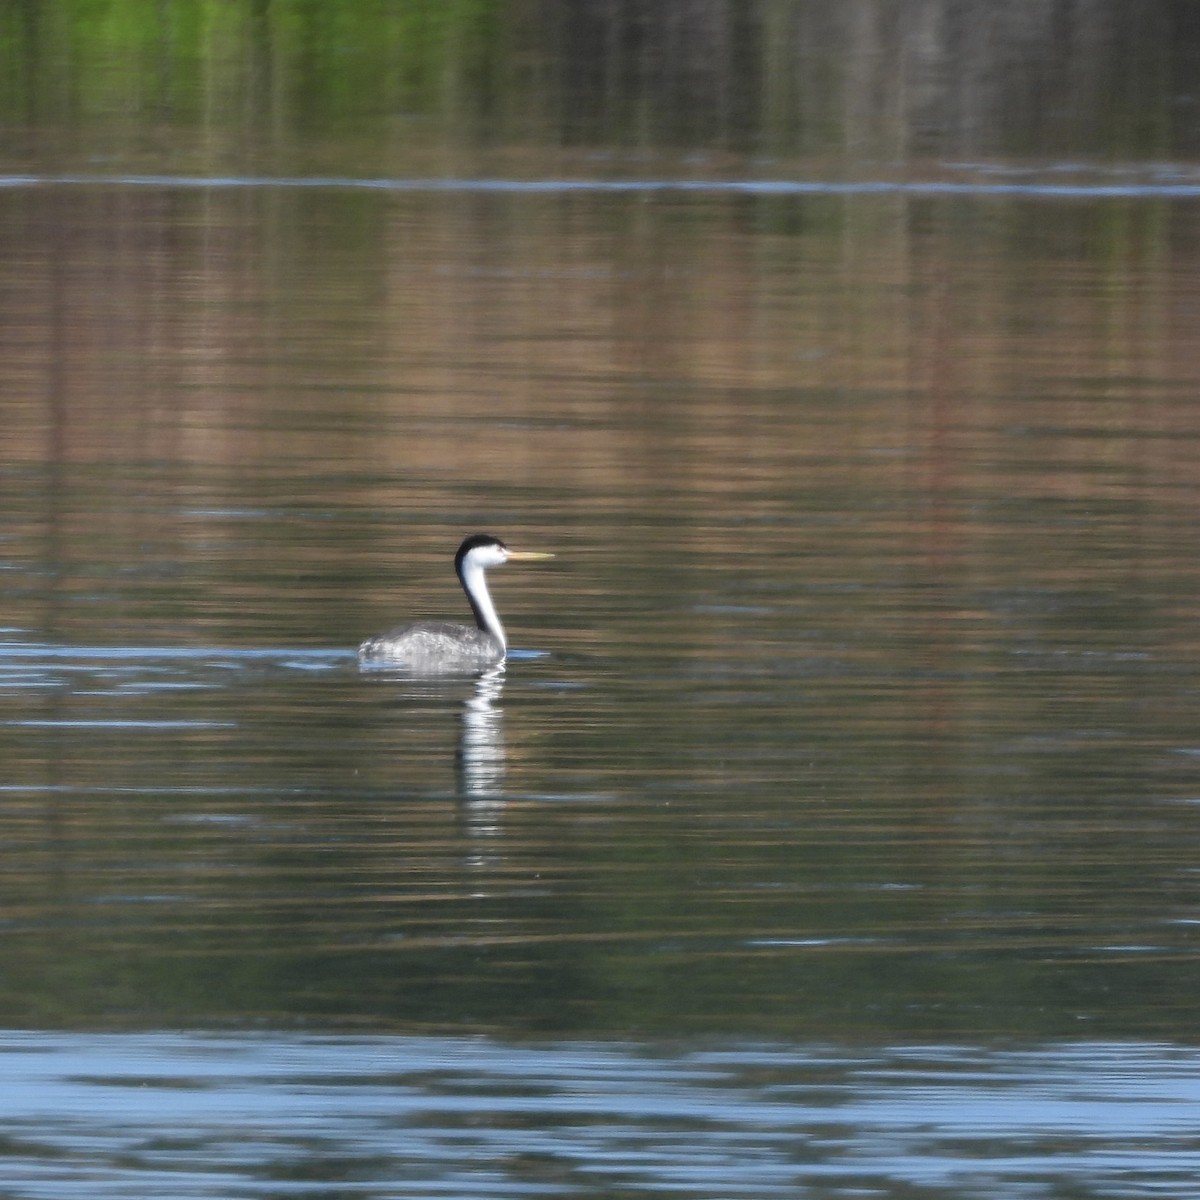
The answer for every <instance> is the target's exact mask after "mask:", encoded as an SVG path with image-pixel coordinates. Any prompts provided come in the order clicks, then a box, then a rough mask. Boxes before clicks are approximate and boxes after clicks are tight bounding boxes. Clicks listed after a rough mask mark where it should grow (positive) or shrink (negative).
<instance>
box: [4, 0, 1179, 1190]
mask: <svg viewBox="0 0 1200 1200" xmlns="http://www.w3.org/2000/svg"><path fill="white" fill-rule="evenodd" d="M1077 7H1078V8H1079V9H1080V11H1081V12H1082V11H1083V9H1084V8H1086V7H1087V6H1077ZM87 44H88V45H89V46H90V45H91V43H87ZM80 86H81V87H82V88H84V92H85V93H86V90H87V89H86V84H83V83H81V85H80ZM281 87H283V85H282V84H281ZM283 90H285V91H286V90H287V89H286V87H284V88H283ZM87 94H90V93H87ZM880 94H881V95H882V94H883V93H880ZM215 119H216V118H214V120H215ZM87 127H88V121H81V124H80V126H79V127H78V128H75V129H74V132H73V135H72V136H78V137H81V138H83V139H84V141H86V138H85V137H84V134H85V133H86V130H87ZM372 128H373V130H374V132H375V133H378V129H377V128H375V127H372ZM405 128H406V129H408V126H407V125H406V126H405ZM193 132H195V131H193ZM241 132H242V134H244V131H241ZM142 133H143V134H144V133H145V130H144V129H143V130H142ZM115 136H116V134H114V137H115ZM201 140H202V141H203V139H201ZM218 140H219V139H215V138H214V140H213V142H212V144H211V145H209V147H208V149H209V150H211V151H212V153H211V154H208V153H207V152H206V153H200V152H199V151H198V150H197V146H196V143H194V142H191V141H187V140H186V139H185V140H184V141H183V142H181V143H180V145H179V146H178V147H176V148H175V149H173V150H164V149H162V148H161V147H159V148H157V149H156V148H155V147H156V146H157V143H156V142H154V140H153V139H150V140H149V141H147V142H145V143H138V147H139V148H138V150H137V152H136V153H134V152H133V151H131V150H129V148H128V147H126V152H122V153H118V154H114V155H113V156H112V157H108V158H106V157H105V156H103V155H100V154H98V153H90V152H89V154H87V155H83V154H76V153H68V152H65V151H64V150H63V148H64V146H66V145H68V143H69V142H70V139H69V138H68V139H67V140H66V141H64V142H63V143H62V144H56V147H52V148H56V151H63V152H62V153H58V152H56V153H50V152H49V150H46V151H45V152H39V153H30V154H28V155H19V154H14V155H13V157H12V162H11V167H10V168H9V169H7V170H6V171H5V172H4V174H5V175H6V177H7V178H6V180H5V183H6V186H5V187H4V188H3V189H0V259H2V266H3V270H2V271H0V278H2V279H3V280H4V281H5V282H4V284H3V285H2V287H0V315H2V316H3V321H2V322H0V397H2V398H3V413H4V420H5V424H4V448H5V454H4V458H3V462H2V463H0V514H2V519H0V583H2V584H3V588H4V596H5V616H4V628H3V630H0V752H2V761H3V763H4V772H3V778H2V779H0V823H2V825H3V840H2V845H3V851H2V854H3V867H4V869H3V871H2V872H0V939H2V946H3V955H2V960H3V964H4V968H3V971H2V972H0V1027H2V1028H3V1029H4V1030H6V1031H7V1032H5V1033H4V1034H3V1035H0V1046H2V1047H3V1050H4V1054H3V1055H2V1056H0V1069H2V1070H5V1072H6V1086H5V1087H4V1088H3V1089H0V1095H2V1096H3V1100H0V1104H2V1105H3V1106H6V1107H5V1113H6V1129H7V1130H8V1137H9V1141H8V1143H7V1144H6V1145H5V1146H4V1147H3V1148H2V1149H3V1152H4V1154H5V1156H6V1161H7V1163H8V1166H9V1167H10V1168H11V1169H10V1170H6V1171H5V1172H4V1177H5V1185H4V1186H5V1187H6V1188H7V1192H6V1194H11V1195H12V1196H14V1197H21V1198H25V1197H37V1198H39V1200H40V1198H45V1197H53V1198H54V1200H59V1198H60V1197H61V1198H63V1200H68V1198H72V1200H73V1198H74V1197H79V1196H88V1197H91V1196H95V1195H103V1194H111V1195H114V1196H115V1195H120V1196H136V1195H163V1194H170V1195H196V1196H205V1195H213V1196H216V1195H222V1196H225V1195H246V1196H258V1195H262V1196H278V1195H284V1194H289V1195H290V1194H301V1193H303V1194H306V1195H328V1196H333V1195H339V1196H341V1195H349V1194H354V1195H364V1196H392V1195H401V1194H403V1195H406V1196H409V1195H435V1194H436V1195H471V1196H491V1195H496V1196H499V1195H506V1196H512V1195H519V1196H523V1195H531V1196H532V1195H547V1194H549V1195H563V1194H570V1195H584V1196H586V1195H597V1196H598V1195H612V1194H617V1193H620V1194H630V1195H640V1194H642V1193H649V1192H651V1191H653V1192H655V1193H659V1194H661V1193H664V1192H665V1193H669V1194H674V1195H681V1196H697V1197H706V1196H714V1197H715V1196H729V1195H747V1196H750V1195H753V1196H764V1195H774V1194H778V1195H797V1194H799V1195H806V1196H813V1197H825V1196H842V1195H850V1194H854V1195H864V1194H865V1195H874V1196H890V1197H896V1198H897V1200H899V1198H900V1197H912V1196H929V1197H934V1196H946V1197H951V1196H953V1197H962V1196H979V1197H984V1196H987V1197H993V1196H1005V1197H1007V1196H1013V1197H1017V1196H1021V1197H1026V1196H1044V1197H1047V1198H1048V1197H1058V1196H1064V1195H1072V1196H1075V1195H1078V1196H1089V1197H1091V1196H1095V1197H1127V1196H1145V1195H1151V1194H1180V1193H1181V1192H1182V1191H1183V1190H1186V1188H1187V1187H1188V1186H1189V1183H1188V1182H1185V1181H1190V1180H1191V1179H1192V1178H1194V1177H1195V1174H1196V1167H1197V1162H1196V1144H1195V1138H1194V1136H1193V1135H1192V1133H1191V1131H1190V1128H1189V1127H1188V1126H1187V1125H1186V1124H1185V1122H1186V1121H1187V1119H1188V1116H1189V1114H1190V1113H1191V1112H1192V1110H1193V1109H1194V1107H1195V1099H1196V1097H1195V1094H1194V1093H1195V1089H1194V1085H1193V1080H1194V1078H1195V1075H1196V1064H1195V1061H1194V1059H1195V1043H1196V1036H1195V1029H1196V1000H1195V997H1196V995H1197V993H1198V989H1200V977H1198V970H1197V957H1196V930H1197V928H1198V922H1200V872H1198V867H1197V861H1196V854H1195V846H1196V841H1197V834H1198V832H1200V831H1198V829H1197V822H1198V821H1200V787H1198V784H1197V780H1198V776H1197V766H1198V761H1200V741H1198V739H1197V735H1196V730H1197V721H1196V707H1197V700H1198V698H1200V674H1198V671H1197V657H1196V652H1197V639H1196V637H1195V634H1194V629H1195V628H1196V624H1197V616H1198V613H1197V605H1196V601H1195V597H1196V596H1197V594H1200V578H1198V574H1200V572H1198V565H1200V564H1198V561H1197V559H1198V555H1197V550H1196V544H1197V543H1196V539H1195V537H1194V536H1193V530H1194V523H1195V522H1194V515H1195V511H1196V503H1197V488H1198V485H1200V479H1198V477H1197V472H1196V469H1195V465H1194V461H1195V458H1196V456H1195V453H1194V450H1195V447H1196V444H1197V434H1198V432H1200V424H1198V422H1197V420H1196V416H1195V413H1196V406H1195V403H1194V395H1195V393H1196V388H1197V382H1198V381H1197V378H1196V376H1197V371H1196V364H1195V354H1194V345H1193V343H1194V337H1193V329H1194V320H1193V316H1194V308H1195V296H1196V292H1197V288H1196V280H1197V278H1198V273H1197V269H1196V253H1197V244H1198V240H1200V239H1198V237H1197V218H1196V207H1195V195H1194V193H1195V187H1196V177H1195V173H1194V171H1193V170H1192V168H1190V167H1189V166H1188V165H1187V164H1186V162H1182V163H1181V162H1175V161H1171V160H1165V161H1162V160H1157V159H1154V158H1153V157H1152V156H1142V157H1138V158H1133V157H1131V158H1130V159H1128V160H1124V159H1118V160H1113V161H1108V162H1098V161H1096V160H1095V159H1089V160H1086V164H1085V165H1084V166H1083V167H1080V165H1079V164H1080V162H1082V161H1083V160H1082V159H1077V158H1075V157H1073V156H1071V155H1066V156H1064V157H1063V158H1061V159H1060V160H1058V161H1057V162H1055V163H1052V164H1049V165H1047V163H1045V162H1032V161H1030V162H1024V163H1020V162H1014V161H1012V160H1009V159H1006V158H1004V157H1003V156H1000V155H989V154H987V153H986V152H980V153H978V154H976V153H967V150H969V149H970V148H969V147H968V148H966V149H965V150H964V152H963V153H961V154H956V155H955V156H949V155H948V154H946V155H943V156H942V157H941V158H937V159H930V160H928V161H927V162H926V161H925V160H914V159H906V160H904V161H902V162H901V161H893V160H887V161H886V162H885V163H884V164H883V165H879V163H874V165H873V164H872V162H871V161H869V160H866V159H859V160H856V162H855V164H854V166H853V169H849V168H847V169H844V170H838V169H834V164H831V163H829V162H827V161H825V162H819V161H817V160H815V159H811V158H810V159H807V160H804V159H802V158H799V157H796V155H797V154H798V153H799V151H798V149H797V147H792V151H793V153H790V154H788V155H786V156H781V157H775V158H771V157H768V158H767V159H762V160H760V159H751V158H746V157H738V156H731V157H729V158H721V157H720V156H718V155H715V153H714V154H713V155H711V156H709V157H702V158H700V159H695V160H690V161H687V162H686V163H685V160H684V159H682V158H681V157H680V156H679V154H677V153H675V152H671V153H668V152H666V151H665V150H663V149H662V148H661V147H656V146H654V145H652V144H647V145H645V146H643V148H642V150H641V151H640V152H639V155H637V156H632V157H631V155H630V153H629V151H628V147H626V149H625V150H622V152H621V154H619V155H616V156H615V157H608V158H598V157H594V156H589V155H588V154H586V153H578V152H573V151H572V152H568V151H567V150H566V149H565V148H564V147H563V146H556V147H552V148H551V147H547V146H542V147H540V149H539V148H538V147H536V146H531V145H524V146H508V147H506V148H504V149H503V150H501V149H499V148H498V147H497V146H496V145H495V144H490V145H489V146H487V147H480V148H479V153H478V155H477V156H475V157H471V152H470V147H469V145H467V144H466V143H463V142H459V143H455V145H454V146H453V147H452V149H453V150H454V154H453V155H450V156H449V157H446V156H442V157H440V158H439V155H438V154H437V153H436V147H435V148H434V149H435V152H432V153H429V154H424V155H422V154H411V155H408V157H406V154H407V153H408V151H410V150H411V149H412V147H411V145H410V144H409V143H408V142H407V141H405V138H403V137H398V142H397V146H396V147H394V150H395V154H394V155H391V156H385V157H379V156H372V155H370V154H366V153H363V152H362V147H361V146H358V147H357V151H358V156H357V157H355V149H356V148H355V146H354V145H351V144H350V143H347V144H345V145H341V144H340V143H339V145H338V152H337V154H330V153H329V145H328V144H324V143H321V142H319V141H317V140H312V141H307V140H303V139H299V140H297V142H296V143H295V144H294V145H291V146H290V148H288V147H283V146H282V144H281V143H279V142H276V141H271V140H270V139H267V138H266V137H265V135H264V138H263V140H262V141H261V142H255V143H254V154H253V155H251V156H250V157H251V158H252V160H253V162H254V163H257V164H261V163H263V162H264V161H265V160H270V162H269V163H268V164H267V165H268V166H269V168H270V169H264V170H257V169H245V167H244V165H242V166H239V165H238V163H236V162H235V163H233V164H232V165H230V163H229V162H228V161H226V159H227V158H230V157H232V158H233V159H237V157H238V156H237V155H236V154H234V155H229V153H228V150H229V147H228V145H227V144H224V143H222V144H220V145H218ZM434 140H435V141H436V139H434ZM405 147H407V150H406V149H405ZM426 149H427V150H428V147H427V148H426ZM984 149H985V151H986V148H984ZM323 155H324V156H326V157H323ZM462 156H466V157H462ZM635 158H636V165H634V161H635ZM27 159H28V160H29V161H26V160H27ZM349 159H354V162H353V169H352V170H346V169H344V168H345V165H346V161H347V160H349ZM400 159H403V160H404V163H405V166H406V169H404V170H398V169H388V168H394V167H395V164H396V162H397V161H398V160H400ZM318 160H320V161H318ZM518 160H519V166H520V169H515V170H511V171H508V172H505V171H498V170H495V169H494V168H495V167H496V166H497V164H500V165H504V164H507V165H509V166H511V165H512V164H513V163H514V162H517V161H518ZM464 162H467V163H469V166H470V169H465V170H464V169H462V167H463V163H464ZM614 163H615V164H616V165H614ZM564 165H567V166H569V167H570V169H569V170H564ZM843 165H845V164H843ZM218 166H219V168H220V169H217V168H218ZM476 530H486V531H488V532H491V533H494V534H497V535H499V536H501V537H503V538H504V539H505V540H506V541H507V542H509V543H510V544H511V545H513V546H515V547H522V548H529V549H538V550H545V551H551V552H553V553H555V554H556V556H557V557H556V558H555V559H554V561H553V562H552V563H545V564H540V565H539V566H537V567H536V568H534V567H525V568H522V567H519V566H517V565H515V564H514V565H512V566H510V567H508V568H506V569H505V570H504V571H502V572H497V574H496V577H495V581H494V589H495V594H496V596H497V600H498V603H499V607H500V610H501V612H502V614H503V616H504V618H505V622H506V625H507V627H508V630H509V634H510V639H511V641H512V643H513V646H514V652H513V654H512V655H511V657H510V660H509V662H508V663H507V665H506V667H505V669H504V670H503V671H500V672H493V673H490V674H489V675H487V676H485V677H482V678H479V679H471V678H466V679H436V680H421V679H410V678H403V677H396V676H390V675H387V674H386V673H385V674H369V675H363V674H360V672H359V671H358V669H357V666H356V662H355V658H354V647H355V646H356V644H357V643H358V641H359V640H360V639H362V638H363V637H365V636H367V635H369V634H371V633H374V632H377V631H378V630H381V629H384V628H387V627H389V626H391V625H394V624H395V623H397V622H399V621H401V620H405V619H409V618H414V617H417V618H419V617H438V618H452V619H462V618H464V617H465V616H466V612H467V610H466V606H465V603H464V601H463V599H462V597H461V595H460V594H459V593H458V591H457V587H456V584H455V581H454V579H453V575H452V570H451V557H452V555H453V551H454V548H455V547H456V546H457V544H458V542H459V541H460V540H461V538H462V537H463V535H464V534H466V533H470V532H474V531H476ZM5 1063H7V1066H5V1065H4V1064H5Z"/></svg>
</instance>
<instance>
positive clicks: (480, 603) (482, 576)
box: [462, 554, 508, 650]
mask: <svg viewBox="0 0 1200 1200" xmlns="http://www.w3.org/2000/svg"><path fill="white" fill-rule="evenodd" d="M462 585H463V588H464V589H465V590H466V593H467V598H468V599H469V600H470V601H471V607H472V608H474V610H475V615H476V617H477V618H478V619H479V623H480V625H482V626H483V628H484V629H486V630H487V632H488V633H490V634H491V635H492V637H494V638H495V639H496V641H498V642H499V643H500V649H501V650H507V649H508V639H507V638H506V637H505V636H504V626H503V625H501V624H500V615H499V614H498V613H497V612H496V606H495V605H494V604H493V603H492V594H491V592H489V591H488V585H487V573H486V572H485V570H484V568H483V567H481V566H480V565H479V563H478V562H476V561H475V560H474V558H473V557H472V556H471V555H469V554H468V555H467V557H466V558H465V559H464V560H463V564H462Z"/></svg>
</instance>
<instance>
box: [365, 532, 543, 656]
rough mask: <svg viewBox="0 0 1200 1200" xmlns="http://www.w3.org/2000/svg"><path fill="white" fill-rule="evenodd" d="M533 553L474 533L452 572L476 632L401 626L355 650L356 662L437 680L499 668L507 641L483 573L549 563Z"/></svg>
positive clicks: (442, 624)
mask: <svg viewBox="0 0 1200 1200" xmlns="http://www.w3.org/2000/svg"><path fill="white" fill-rule="evenodd" d="M553 557H554V555H553V554H540V553H537V552H535V551H532V550H526V551H520V550H510V549H509V548H508V547H507V546H506V545H505V544H504V543H503V542H502V541H501V540H500V539H499V538H495V537H492V536H491V535H490V534H487V533H474V534H472V535H471V536H470V537H469V538H467V539H466V540H465V541H464V542H463V544H462V545H461V546H459V548H458V553H457V554H456V555H455V556H454V570H455V573H456V574H457V575H458V581H459V583H461V584H462V587H463V591H464V592H466V593H467V600H468V601H469V602H470V605H471V611H472V612H473V613H474V614H475V626H476V627H475V628H474V629H472V628H471V627H470V626H469V625H458V624H455V623H453V622H450V621H419V622H417V623H416V624H413V625H401V626H399V627H398V628H396V629H392V630H389V631H388V632H387V633H381V634H378V635H377V636H376V637H373V638H368V639H367V640H366V641H365V642H363V644H362V645H361V646H359V648H358V661H359V662H360V663H361V664H362V665H363V666H366V667H391V668H393V669H395V670H402V671H413V672H419V673H421V674H436V673H440V672H451V671H476V670H481V669H483V668H485V667H490V666H492V665H494V664H495V663H498V662H501V661H503V659H504V656H505V655H506V654H507V653H508V640H507V639H506V638H505V636H504V626H503V625H501V624H500V617H499V615H498V614H497V612H496V606H495V604H493V603H492V597H491V593H490V592H489V591H488V586H487V577H486V575H485V572H486V571H487V569H488V568H489V567H499V566H502V565H503V564H504V563H506V562H533V561H535V560H538V559H544V558H553Z"/></svg>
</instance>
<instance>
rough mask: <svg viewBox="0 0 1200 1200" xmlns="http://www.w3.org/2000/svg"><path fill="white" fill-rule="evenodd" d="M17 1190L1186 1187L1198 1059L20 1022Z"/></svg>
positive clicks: (10, 1059) (917, 1192)
mask: <svg viewBox="0 0 1200 1200" xmlns="http://www.w3.org/2000/svg"><path fill="white" fill-rule="evenodd" d="M0 1051H2V1053H0V1064H3V1069H4V1071H5V1073H6V1074H7V1075H9V1076H10V1077H12V1076H14V1075H17V1074H19V1075H20V1077H21V1079H22V1080H23V1086H22V1087H21V1089H20V1090H19V1091H14V1090H12V1089H11V1088H6V1089H5V1097H6V1098H5V1099H4V1100H3V1101H0V1112H2V1113H3V1118H4V1122H5V1129H6V1135H7V1136H6V1141H5V1146H4V1152H3V1162H4V1165H5V1178H6V1183H7V1186H8V1187H9V1188H10V1189H12V1194H16V1195H22V1196H31V1197H57V1196H61V1195H63V1194H68V1193H69V1192H71V1190H72V1189H73V1187H74V1186H75V1185H76V1184H77V1183H78V1180H79V1178H80V1176H81V1175H83V1176H84V1177H85V1178H86V1180H87V1185H86V1186H87V1194H88V1195H92V1196H122V1197H126V1196H132V1197H138V1196H161V1195H163V1194H166V1193H169V1194H170V1195H173V1196H198V1197H199V1196H229V1195H237V1196H293V1195H295V1196H311V1195H353V1196H368V1197H381V1196H395V1195H405V1196H445V1195H448V1194H449V1195H470V1196H480V1197H493V1196H496V1197H500V1196H512V1195H522V1196H525V1195H531V1196H540V1195H563V1194H569V1195H579V1196H605V1195H613V1194H620V1195H643V1194H664V1193H665V1194H667V1195H689V1196H700V1197H709V1196H711V1197H725V1196H755V1197H759V1196H795V1195H797V1194H802V1195H810V1194H811V1195H829V1196H840V1195H903V1196H921V1197H935V1196H967V1197H977V1196H989V1197H992V1196H1006V1197H1007V1196H1014V1197H1016V1196H1028V1195H1031V1194H1032V1195H1038V1194H1046V1195H1051V1194H1063V1193H1062V1192H1061V1191H1059V1190H1058V1181H1061V1180H1063V1179H1064V1178H1071V1179H1073V1180H1074V1181H1075V1184H1074V1187H1073V1191H1071V1192H1068V1193H1066V1194H1078V1195H1087V1196H1151V1195H1181V1194H1184V1193H1185V1192H1186V1191H1187V1190H1188V1189H1189V1188H1190V1187H1191V1184H1192V1180H1194V1178H1195V1167H1196V1157H1197V1150H1198V1147H1197V1139H1196V1133H1195V1125H1194V1121H1193V1120H1192V1116H1193V1114H1194V1111H1195V1103H1196V1100H1197V1076H1196V1068H1197V1063H1196V1061H1195V1055H1194V1054H1193V1053H1183V1052H1179V1051H1172V1050H1169V1049H1167V1048H1165V1047H1163V1046H1158V1045H1153V1044H1146V1045H1128V1044H1112V1043H1095V1042H1092V1043H1080V1044H1078V1045H1075V1046H1072V1047H1057V1048H1044V1047H1036V1048H1035V1047H1030V1048H1026V1049H1024V1050H1021V1051H1003V1050H996V1051H991V1052H983V1051H974V1052H967V1051H965V1050H963V1049H962V1048H961V1047H952V1048H948V1047H944V1046H936V1045H931V1046H914V1047H903V1048H899V1047H892V1048H883V1049H881V1050H879V1051H878V1052H876V1053H873V1054H871V1055H870V1056H867V1057H860V1056H858V1055H856V1054H853V1053H846V1052H844V1051H839V1050H836V1049H832V1048H830V1047H827V1046H805V1047H798V1046H795V1045H793V1044H786V1045H772V1044H751V1045H732V1046H727V1047H723V1048H721V1049H711V1048H710V1049H695V1050H691V1051H688V1052H683V1053H680V1052H678V1051H671V1050H667V1051H665V1052H659V1053H656V1054H653V1055H648V1054H647V1053H646V1052H645V1050H644V1048H642V1047H640V1046H630V1045H627V1044H621V1043H592V1042H574V1043H570V1044H566V1045H561V1044H553V1043H552V1044H543V1045H539V1046H537V1047H533V1048H531V1047H528V1046H523V1045H509V1044H504V1043H498V1042H495V1041H493V1040H490V1039H462V1038H436V1037H423V1038H404V1037H398V1038H386V1037H383V1038H362V1037H328V1036H325V1037H316V1036H305V1035H299V1036H296V1035H293V1036H289V1037H287V1038H282V1039H281V1038H278V1037H272V1036H255V1035H241V1036H236V1037H230V1036H200V1037H186V1038H181V1037H178V1036H172V1035H166V1034H159V1035H139V1036H129V1037H113V1036H108V1037H99V1038H97V1037H89V1038H86V1039H79V1038H76V1037H72V1036H62V1035H48V1034H37V1035H13V1036H10V1037H8V1038H6V1039H5V1042H4V1044H3V1046H2V1047H0Z"/></svg>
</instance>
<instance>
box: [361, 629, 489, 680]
mask: <svg viewBox="0 0 1200 1200" xmlns="http://www.w3.org/2000/svg"><path fill="white" fill-rule="evenodd" d="M503 657H504V646H503V645H502V644H501V643H500V642H499V641H498V640H497V639H496V638H494V637H493V636H492V635H491V634H490V633H487V632H485V631H484V630H482V629H473V628H472V627H471V626H469V625H459V624H456V623H455V622H453V621H422V622H420V623H419V624H415V625H401V626H399V627H398V628H396V629H391V630H389V631H388V632H387V633H381V634H378V635H377V636H376V637H372V638H368V639H367V640H366V641H365V642H363V644H362V645H361V646H359V648H358V661H359V662H360V663H361V664H362V665H363V666H370V667H384V668H388V667H390V668H392V669H394V670H407V671H418V672H421V673H422V674H437V673H440V672H446V673H450V672H456V671H475V670H479V669H481V668H484V667H489V666H491V665H492V664H493V663H496V662H499V661H500V660H501V659H502V658H503Z"/></svg>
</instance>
